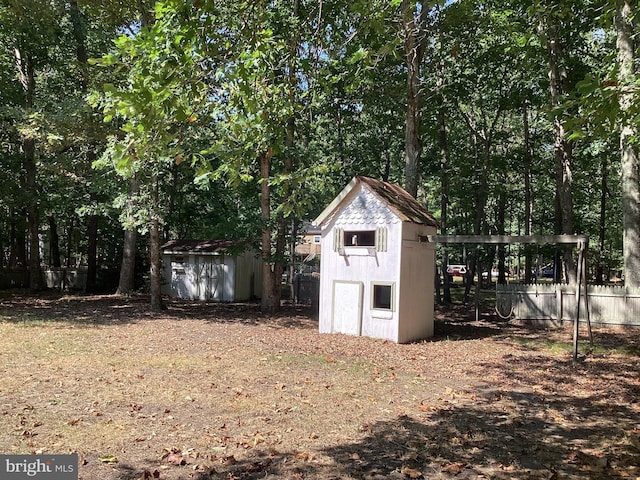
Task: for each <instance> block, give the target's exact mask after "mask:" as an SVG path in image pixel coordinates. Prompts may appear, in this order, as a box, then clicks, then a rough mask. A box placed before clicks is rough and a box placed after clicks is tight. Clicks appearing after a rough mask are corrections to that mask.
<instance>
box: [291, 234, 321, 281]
mask: <svg viewBox="0 0 640 480" xmlns="http://www.w3.org/2000/svg"><path fill="white" fill-rule="evenodd" d="M321 233H322V231H321V230H320V228H319V227H316V226H315V225H313V224H311V223H309V222H304V223H303V224H302V226H301V227H300V233H299V234H298V241H297V242H296V246H295V254H296V264H297V266H300V265H305V266H307V267H309V268H310V269H312V270H313V267H315V266H317V265H318V260H319V258H320V240H321Z"/></svg>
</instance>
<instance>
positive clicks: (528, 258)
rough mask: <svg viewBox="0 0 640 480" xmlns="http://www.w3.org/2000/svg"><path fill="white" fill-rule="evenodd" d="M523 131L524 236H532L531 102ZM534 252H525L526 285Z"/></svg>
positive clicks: (526, 105) (524, 104)
mask: <svg viewBox="0 0 640 480" xmlns="http://www.w3.org/2000/svg"><path fill="white" fill-rule="evenodd" d="M522 129H523V135H524V149H523V152H522V160H523V163H524V234H525V235H531V227H532V224H533V195H532V192H531V167H532V163H533V162H532V155H531V139H530V137H531V135H530V134H531V132H530V130H529V101H528V100H525V101H524V102H522ZM532 273H533V252H532V250H531V246H530V245H526V246H525V250H524V283H526V284H530V283H532Z"/></svg>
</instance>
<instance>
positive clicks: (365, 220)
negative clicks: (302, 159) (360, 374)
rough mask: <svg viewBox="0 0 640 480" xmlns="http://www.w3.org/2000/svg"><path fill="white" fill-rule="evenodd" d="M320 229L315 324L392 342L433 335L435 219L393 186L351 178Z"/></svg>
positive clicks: (324, 214)
mask: <svg viewBox="0 0 640 480" xmlns="http://www.w3.org/2000/svg"><path fill="white" fill-rule="evenodd" d="M314 224H315V225H317V226H319V227H320V228H321V232H322V233H321V237H322V240H321V258H322V261H321V264H320V304H319V329H320V332H322V333H346V334H352V335H363V336H368V337H374V338H383V339H387V340H391V341H394V342H398V343H406V342H410V341H413V340H419V339H422V338H428V337H431V336H433V305H434V298H433V297H434V277H435V246H434V244H433V243H431V242H427V235H435V234H436V228H437V226H438V222H437V221H436V220H435V218H434V217H433V216H432V215H431V214H430V213H429V212H428V211H427V210H426V209H425V208H424V207H422V206H421V205H420V204H419V203H418V202H417V201H416V200H415V199H414V198H413V197H412V196H411V195H409V194H408V193H407V192H406V191H405V190H403V189H402V188H401V187H399V186H397V185H393V184H390V183H387V182H382V181H379V180H375V179H372V178H368V177H355V178H353V179H352V180H351V182H349V184H348V185H347V186H346V187H345V188H344V189H343V190H342V192H340V194H339V195H338V196H337V197H336V198H335V199H334V200H333V202H331V204H330V205H329V206H327V208H326V209H325V210H324V211H323V212H322V213H321V214H320V215H319V216H318V217H317V218H316V219H315V221H314Z"/></svg>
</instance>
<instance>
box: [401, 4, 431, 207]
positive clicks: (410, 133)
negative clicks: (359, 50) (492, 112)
mask: <svg viewBox="0 0 640 480" xmlns="http://www.w3.org/2000/svg"><path fill="white" fill-rule="evenodd" d="M400 9H401V11H402V26H403V37H404V38H403V41H404V54H405V60H406V65H407V111H406V115H405V147H404V160H405V172H404V176H405V190H407V192H409V193H410V194H411V195H413V196H414V197H417V195H418V182H419V178H420V155H421V153H422V142H421V141H420V125H421V109H422V96H421V93H420V83H421V82H420V67H421V66H422V58H423V57H424V51H425V47H426V43H427V28H426V22H427V13H428V2H427V1H426V0H422V1H421V2H419V3H418V5H417V6H416V3H415V2H414V1H411V0H402V3H401V5H400Z"/></svg>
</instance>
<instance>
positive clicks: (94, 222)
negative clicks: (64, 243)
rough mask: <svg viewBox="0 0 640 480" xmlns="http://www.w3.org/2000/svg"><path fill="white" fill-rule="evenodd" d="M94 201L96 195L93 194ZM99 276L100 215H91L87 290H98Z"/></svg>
mask: <svg viewBox="0 0 640 480" xmlns="http://www.w3.org/2000/svg"><path fill="white" fill-rule="evenodd" d="M92 201H95V196H94V195H92ZM97 276H98V216H97V215H89V218H88V219H87V285H86V288H85V291H87V292H89V293H91V292H94V291H95V290H96V283H97Z"/></svg>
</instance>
